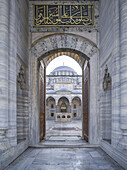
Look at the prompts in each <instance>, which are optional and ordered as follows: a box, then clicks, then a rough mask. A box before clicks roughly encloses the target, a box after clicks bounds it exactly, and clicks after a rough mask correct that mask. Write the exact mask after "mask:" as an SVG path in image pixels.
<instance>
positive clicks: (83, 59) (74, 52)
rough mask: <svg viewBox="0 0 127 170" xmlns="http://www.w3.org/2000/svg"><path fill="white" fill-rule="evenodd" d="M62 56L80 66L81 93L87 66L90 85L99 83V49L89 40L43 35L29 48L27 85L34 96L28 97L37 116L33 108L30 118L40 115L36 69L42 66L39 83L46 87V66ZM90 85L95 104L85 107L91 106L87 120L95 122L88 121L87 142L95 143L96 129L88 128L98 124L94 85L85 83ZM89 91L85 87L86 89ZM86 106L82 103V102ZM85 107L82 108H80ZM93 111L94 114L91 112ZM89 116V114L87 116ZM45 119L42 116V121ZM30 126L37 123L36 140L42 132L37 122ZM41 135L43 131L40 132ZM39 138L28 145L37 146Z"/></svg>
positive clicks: (63, 35)
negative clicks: (28, 79)
mask: <svg viewBox="0 0 127 170" xmlns="http://www.w3.org/2000/svg"><path fill="white" fill-rule="evenodd" d="M61 54H68V55H69V56H70V57H72V58H73V59H75V60H76V61H77V62H78V63H79V64H80V66H81V67H82V70H83V90H84V89H85V88H86V87H84V81H85V80H86V79H85V76H86V68H87V67H88V64H89V65H90V66H91V68H92V69H91V70H89V75H90V77H89V79H90V82H91V83H93V84H94V83H96V84H97V83H98V82H97V72H98V70H97V69H98V48H97V46H96V45H95V44H94V43H93V42H91V41H90V40H88V39H86V38H83V37H81V36H77V35H71V34H54V35H51V36H46V37H43V38H40V39H38V40H37V41H36V42H34V43H33V45H32V47H31V59H30V60H31V66H30V73H31V74H30V77H31V79H33V81H31V82H32V84H31V85H30V86H31V87H32V88H33V89H34V90H33V91H34V93H35V94H34V95H33V94H30V96H32V99H33V100H34V101H35V102H34V106H33V108H36V110H37V113H38V114H35V113H34V111H33V108H32V109H31V113H32V115H33V117H35V120H37V119H38V118H39V115H40V114H39V113H40V110H39V108H38V107H37V106H38V102H37V98H38V95H39V91H37V86H38V83H37V82H38V79H39V76H38V68H39V67H42V68H43V69H42V70H43V71H42V73H41V74H42V76H43V77H44V79H43V80H42V81H44V84H45V77H46V73H45V69H46V66H47V65H48V63H49V62H50V61H52V60H53V59H54V58H56V57H58V56H59V55H61ZM88 85H89V86H90V88H89V89H90V92H91V93H93V96H94V101H92V100H90V103H87V104H88V108H89V106H90V105H91V104H92V105H93V104H94V107H92V109H90V110H89V111H88V112H90V117H93V114H96V119H94V121H93V120H92V119H91V118H89V120H88V121H89V124H90V126H89V129H88V130H89V131H90V136H89V142H90V143H92V142H94V143H96V142H97V140H96V139H97V135H98V132H97V130H96V129H94V130H92V129H91V128H92V127H93V126H94V124H97V123H96V122H97V120H98V115H97V111H95V110H96V108H97V98H96V96H97V94H96V93H97V91H96V89H95V88H94V85H92V86H91V85H90V84H87V86H88ZM87 89H88V87H87ZM42 95H43V96H45V85H44V86H43V94H42ZM88 97H90V98H91V94H90V93H89V96H88ZM83 103H84V92H83ZM84 104H85V103H84ZM43 107H44V108H45V105H43ZM83 108H84V107H83ZM93 110H94V112H93ZM84 114H85V113H84V109H83V115H84ZM87 114H89V113H87ZM44 117H45V116H44V115H43V118H44ZM31 123H32V124H33V125H34V124H36V127H37V128H38V137H39V133H40V134H41V132H42V131H43V129H40V128H39V126H38V124H37V121H36V122H35V121H32V122H31ZM43 124H44V125H45V119H44V120H43ZM30 130H31V134H32V135H33V136H34V132H32V129H30ZM43 133H44V131H43ZM40 136H43V137H44V136H45V134H43V135H40ZM83 136H84V137H85V135H84V130H83ZM38 137H34V138H32V137H31V138H32V140H31V143H38V142H39V141H38V139H39V138H38ZM87 138H88V134H87Z"/></svg>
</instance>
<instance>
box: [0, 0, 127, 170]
mask: <svg viewBox="0 0 127 170" xmlns="http://www.w3.org/2000/svg"><path fill="white" fill-rule="evenodd" d="M54 3H55V5H56V6H55V8H56V9H57V7H58V6H61V8H62V9H64V8H65V9H68V8H70V9H72V8H73V9H72V13H71V14H70V13H68V14H67V13H64V14H63V11H64V10H62V11H61V12H62V13H61V15H60V16H59V18H57V19H56V18H53V17H54V16H53V14H52V13H49V16H48V17H49V18H46V17H47V14H46V13H45V11H44V10H47V9H50V5H51V4H54ZM72 4H73V5H72ZM39 5H40V6H39ZM87 7H88V8H89V9H88V8H87ZM40 9H41V11H40V13H41V14H43V13H44V14H45V16H43V15H39V14H40V13H39V12H38V11H39V10H40ZM83 9H87V10H86V11H87V12H84V13H83V12H82V11H81V10H83ZM76 10H78V15H77V17H81V18H79V19H76V18H75V17H74V16H75V11H76ZM50 11H51V12H52V9H50ZM57 12H58V11H57V10H56V11H55V14H54V15H55V17H57V16H58V15H57ZM58 13H59V12H58ZM76 14H77V13H76ZM79 14H80V15H79ZM69 15H71V16H70V17H69V18H70V20H69V21H68V16H69ZM41 17H43V19H44V17H45V18H46V19H44V20H43V19H42V18H41ZM60 17H62V19H61V18H60ZM83 17H84V19H83ZM40 18H41V21H40V20H39V19H40ZM52 18H53V20H52ZM86 18H87V19H86ZM53 23H54V25H51V24H53ZM44 24H45V25H44ZM46 24H47V25H46ZM48 24H49V25H48ZM69 24H70V25H69ZM71 24H72V25H71ZM126 30H127V1H126V0H106V1H105V0H93V1H92V0H90V1H87V0H85V1H80V0H79V1H76V0H75V1H69V0H67V1H59V2H58V1H57V0H56V1H53V0H50V1H49V0H47V1H43V0H41V1H40V0H33V1H32V0H22V1H19V0H10V1H8V0H4V1H3V0H0V169H3V168H5V167H7V166H8V165H9V164H10V163H11V162H12V161H13V160H14V159H16V158H17V157H18V156H19V155H20V154H21V153H23V152H24V151H25V150H26V149H27V148H28V147H29V146H36V145H38V144H39V143H40V140H42V139H43V138H44V137H45V127H46V124H45V117H46V116H45V110H46V94H45V93H46V91H45V88H46V83H45V82H46V80H45V79H46V67H47V65H48V64H49V63H50V62H51V61H52V60H53V59H54V58H56V57H59V56H60V55H67V56H69V57H72V58H73V59H74V60H75V61H77V62H78V63H79V65H80V66H81V68H82V96H83V97H82V116H83V123H82V127H83V128H82V129H83V130H82V138H83V139H85V140H87V141H88V145H89V146H93V147H94V146H96V147H101V148H102V149H103V150H104V151H105V152H106V153H108V154H109V155H110V156H111V157H112V158H113V159H114V160H115V161H117V162H118V163H119V164H120V165H121V166H122V167H124V168H125V169H126V168H127V157H126V155H127V152H126V151H127V94H126V93H127V69H126V68H127V43H126V41H127V31H126ZM51 97H52V96H51ZM53 101H54V103H55V102H58V101H55V100H54V99H53ZM48 102H50V99H49V101H48Z"/></svg>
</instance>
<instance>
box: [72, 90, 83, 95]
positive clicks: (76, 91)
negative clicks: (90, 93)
mask: <svg viewBox="0 0 127 170" xmlns="http://www.w3.org/2000/svg"><path fill="white" fill-rule="evenodd" d="M71 93H74V94H75V93H81V92H80V91H78V90H73V91H72V92H71Z"/></svg>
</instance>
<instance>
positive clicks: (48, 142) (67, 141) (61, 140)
mask: <svg viewBox="0 0 127 170" xmlns="http://www.w3.org/2000/svg"><path fill="white" fill-rule="evenodd" d="M31 147H38V148H86V147H99V145H91V144H89V143H88V142H86V141H85V140H84V139H82V137H81V136H73V135H62V136H57V135H52V136H50V137H47V138H45V139H44V140H42V141H41V142H40V143H39V144H38V145H35V146H31Z"/></svg>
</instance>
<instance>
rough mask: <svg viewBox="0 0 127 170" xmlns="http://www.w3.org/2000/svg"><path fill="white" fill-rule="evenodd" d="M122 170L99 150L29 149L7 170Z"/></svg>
mask: <svg viewBox="0 0 127 170" xmlns="http://www.w3.org/2000/svg"><path fill="white" fill-rule="evenodd" d="M12 169H13V170H17V169H18V170H20V169H30V170H31V169H42V170H47V169H52V170H54V169H58V170H64V169H68V170H74V169H79V170H88V169H91V170H93V169H94V170H98V169H107V170H108V169H111V170H116V169H119V170H122V169H123V168H122V167H120V166H119V165H118V164H117V163H116V162H115V161H113V160H112V159H111V158H110V157H109V156H108V155H107V154H105V153H104V152H103V151H102V150H101V149H99V148H96V149H95V148H82V149H81V148H80V149H79V148H51V149H39V148H38V149H32V148H29V149H27V150H26V151H25V152H24V153H23V154H22V155H21V156H20V157H19V158H18V159H17V160H16V161H14V162H13V163H12V164H11V165H10V166H9V167H8V168H7V169H6V170H12Z"/></svg>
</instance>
